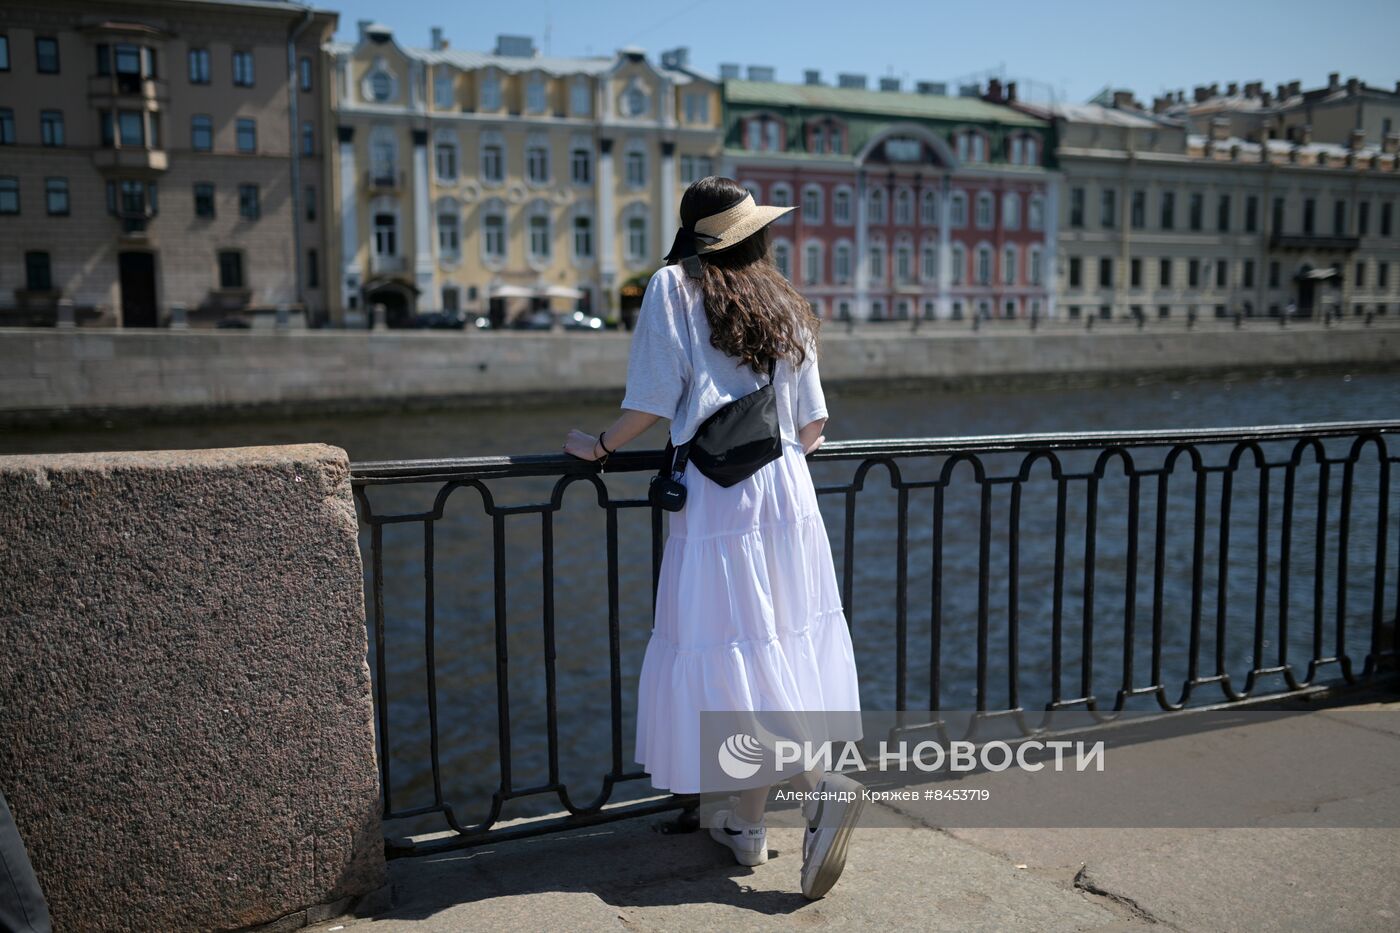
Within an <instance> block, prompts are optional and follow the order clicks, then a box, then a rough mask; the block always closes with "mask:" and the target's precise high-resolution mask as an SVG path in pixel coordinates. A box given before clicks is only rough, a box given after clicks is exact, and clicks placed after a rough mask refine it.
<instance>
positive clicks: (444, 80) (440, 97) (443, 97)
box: [433, 65, 457, 110]
mask: <svg viewBox="0 0 1400 933" xmlns="http://www.w3.org/2000/svg"><path fill="white" fill-rule="evenodd" d="M456 102H457V95H456V82H455V80H454V77H453V74H452V72H451V70H449V69H448V68H447V66H446V65H438V66H437V68H435V69H433V106H434V107H436V108H437V109H438V110H451V109H452V106H453V104H455V103H456Z"/></svg>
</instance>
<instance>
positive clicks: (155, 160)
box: [92, 148, 170, 172]
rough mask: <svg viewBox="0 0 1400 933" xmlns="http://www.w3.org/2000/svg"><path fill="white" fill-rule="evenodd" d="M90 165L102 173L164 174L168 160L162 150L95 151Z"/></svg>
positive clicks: (168, 165)
mask: <svg viewBox="0 0 1400 933" xmlns="http://www.w3.org/2000/svg"><path fill="white" fill-rule="evenodd" d="M92 164H93V165H94V166H96V167H97V169H98V170H99V171H103V172H164V171H165V170H166V169H168V168H169V167H170V158H169V156H167V155H166V152H165V150H164V149H145V148H139V149H138V148H129V149H115V148H114V149H97V150H94V152H93V153H92Z"/></svg>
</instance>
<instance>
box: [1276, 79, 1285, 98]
mask: <svg viewBox="0 0 1400 933" xmlns="http://www.w3.org/2000/svg"><path fill="white" fill-rule="evenodd" d="M1274 90H1275V91H1276V92H1277V94H1278V99H1279V100H1284V99H1286V98H1287V97H1288V85H1286V84H1284V83H1283V82H1282V81H1280V82H1279V85H1278V87H1277V88H1275V89H1274Z"/></svg>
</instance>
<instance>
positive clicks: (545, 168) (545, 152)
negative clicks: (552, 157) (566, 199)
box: [525, 133, 549, 185]
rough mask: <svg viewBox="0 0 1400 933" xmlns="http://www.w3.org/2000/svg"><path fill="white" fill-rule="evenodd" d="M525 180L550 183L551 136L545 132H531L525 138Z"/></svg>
mask: <svg viewBox="0 0 1400 933" xmlns="http://www.w3.org/2000/svg"><path fill="white" fill-rule="evenodd" d="M525 181H526V182H528V183H529V184H532V185H547V184H549V138H548V137H547V136H545V135H544V134H543V133H531V134H530V135H529V137H528V138H527V139H526V140H525Z"/></svg>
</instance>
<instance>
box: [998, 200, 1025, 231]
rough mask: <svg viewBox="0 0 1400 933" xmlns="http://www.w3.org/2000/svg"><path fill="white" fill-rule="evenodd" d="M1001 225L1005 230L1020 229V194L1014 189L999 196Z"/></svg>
mask: <svg viewBox="0 0 1400 933" xmlns="http://www.w3.org/2000/svg"><path fill="white" fill-rule="evenodd" d="M1001 225H1002V226H1003V227H1005V228H1006V229H1007V230H1019V229H1021V196H1020V195H1019V194H1016V193H1015V192H1014V191H1008V192H1007V193H1006V194H1004V195H1002V196H1001Z"/></svg>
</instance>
